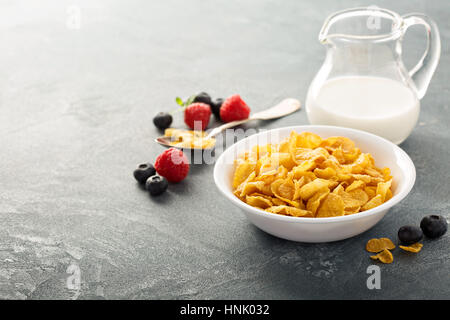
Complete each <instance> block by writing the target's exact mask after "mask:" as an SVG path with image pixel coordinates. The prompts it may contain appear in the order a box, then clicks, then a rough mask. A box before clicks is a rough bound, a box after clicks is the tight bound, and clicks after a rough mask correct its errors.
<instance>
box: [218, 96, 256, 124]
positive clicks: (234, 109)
mask: <svg viewBox="0 0 450 320" xmlns="http://www.w3.org/2000/svg"><path fill="white" fill-rule="evenodd" d="M249 115H250V108H249V107H248V106H247V104H246V103H245V102H244V100H242V98H241V96H240V95H238V94H234V95H232V96H231V97H228V98H227V99H226V100H225V101H224V102H223V103H222V106H221V107H220V118H221V119H222V121H223V122H231V121H236V120H244V119H247V118H248V116H249Z"/></svg>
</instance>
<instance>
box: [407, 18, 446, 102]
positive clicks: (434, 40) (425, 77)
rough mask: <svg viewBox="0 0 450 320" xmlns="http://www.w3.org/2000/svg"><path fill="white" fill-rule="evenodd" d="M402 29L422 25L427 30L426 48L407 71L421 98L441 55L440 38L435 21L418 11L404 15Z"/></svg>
mask: <svg viewBox="0 0 450 320" xmlns="http://www.w3.org/2000/svg"><path fill="white" fill-rule="evenodd" d="M402 18H403V22H404V31H406V29H408V28H409V27H410V26H413V25H422V26H424V27H425V30H426V32H427V48H426V50H425V53H424V54H423V56H422V57H421V58H420V60H419V62H418V63H417V64H416V65H415V66H414V68H412V69H411V70H410V71H409V75H410V76H411V78H412V79H413V80H414V83H415V85H416V88H417V96H418V98H419V99H422V98H423V96H424V95H425V93H426V92H427V89H428V85H429V84H430V81H431V78H432V77H433V74H434V71H436V67H437V65H438V62H439V58H440V56H441V39H440V37H439V29H438V27H437V25H436V23H435V22H434V21H433V20H432V19H430V18H429V17H428V16H426V15H424V14H420V13H410V14H407V15H404V16H403V17H402Z"/></svg>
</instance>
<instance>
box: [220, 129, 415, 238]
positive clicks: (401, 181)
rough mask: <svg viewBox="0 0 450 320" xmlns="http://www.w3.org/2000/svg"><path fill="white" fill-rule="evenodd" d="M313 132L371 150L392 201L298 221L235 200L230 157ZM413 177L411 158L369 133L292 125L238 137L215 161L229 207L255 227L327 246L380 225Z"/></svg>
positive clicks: (285, 236) (405, 190)
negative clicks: (385, 174)
mask: <svg viewBox="0 0 450 320" xmlns="http://www.w3.org/2000/svg"><path fill="white" fill-rule="evenodd" d="M292 130H295V131H297V132H303V131H308V132H313V133H315V134H318V135H319V136H321V137H322V138H327V137H331V136H344V137H348V138H350V139H352V140H353V141H354V142H355V144H356V146H357V147H358V148H360V149H361V151H362V152H369V153H371V154H372V156H373V158H374V159H375V164H376V165H377V166H378V167H389V168H390V169H391V175H392V176H393V177H394V179H393V183H392V189H393V197H392V198H391V199H390V200H388V201H386V202H385V203H383V204H382V205H380V206H378V207H376V208H373V209H370V210H367V211H364V212H360V213H356V214H352V215H348V216H341V217H330V218H302V217H290V216H284V215H278V214H274V213H269V212H266V211H263V210H260V209H257V208H254V207H252V206H250V205H248V204H246V203H245V202H243V201H241V200H239V199H238V198H237V197H236V196H234V195H233V193H232V177H233V172H234V159H236V157H237V156H238V155H239V154H241V153H243V152H245V151H248V150H249V149H250V148H251V147H252V146H254V145H257V144H259V145H265V144H267V143H269V142H271V143H278V142H280V141H281V140H283V139H284V138H286V137H288V136H289V134H290V132H291V131H292ZM415 179H416V169H415V167H414V164H413V162H412V161H411V159H410V157H409V156H408V155H407V154H406V153H405V152H404V151H403V150H402V149H400V148H399V147H398V146H396V145H395V144H393V143H392V142H390V141H388V140H386V139H384V138H381V137H379V136H376V135H373V134H371V133H368V132H364V131H360V130H355V129H349V128H342V127H333V126H315V125H306V126H295V127H286V128H279V129H274V130H269V131H262V132H260V133H257V134H254V135H252V136H249V137H247V138H245V139H242V140H240V141H238V142H237V143H235V144H234V145H232V146H231V147H229V148H228V149H227V150H225V151H224V152H223V154H222V155H221V156H220V157H219V159H217V161H216V164H215V167H214V181H215V183H216V185H217V187H218V188H219V190H220V191H221V192H222V194H223V195H224V196H225V197H226V198H228V200H230V201H231V203H232V204H234V205H235V206H237V207H239V208H241V209H242V210H243V211H244V213H245V214H246V216H247V218H248V219H249V220H250V221H251V222H252V223H253V224H254V225H255V226H257V227H258V228H260V229H261V230H264V231H265V232H267V233H270V234H272V235H274V236H276V237H280V238H283V239H287V240H293V241H300V242H329V241H337V240H342V239H346V238H350V237H353V236H355V235H358V234H360V233H362V232H364V231H366V230H368V229H370V228H371V227H373V226H374V225H375V224H376V223H377V222H378V221H380V220H381V219H382V218H383V217H384V215H385V214H386V213H387V212H388V210H389V209H390V208H391V207H392V206H394V205H396V204H397V203H399V202H400V201H401V200H402V199H403V198H405V197H406V196H407V195H408V193H409V192H410V191H411V189H412V187H413V185H414V181H415Z"/></svg>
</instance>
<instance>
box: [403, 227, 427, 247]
mask: <svg viewBox="0 0 450 320" xmlns="http://www.w3.org/2000/svg"><path fill="white" fill-rule="evenodd" d="M422 238H423V233H422V229H420V228H419V227H416V226H403V227H401V228H400V229H398V239H399V240H400V242H401V243H403V244H405V245H410V244H413V243H416V242H419V241H420V240H422Z"/></svg>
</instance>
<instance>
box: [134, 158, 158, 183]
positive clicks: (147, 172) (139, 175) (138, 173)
mask: <svg viewBox="0 0 450 320" xmlns="http://www.w3.org/2000/svg"><path fill="white" fill-rule="evenodd" d="M155 174H156V170H155V167H153V165H152V164H151V163H143V164H140V165H139V167H138V168H137V169H136V170H134V172H133V175H134V178H135V179H136V180H137V181H138V182H139V183H142V184H144V183H145V181H147V179H148V178H149V177H151V176H154V175H155Z"/></svg>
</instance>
